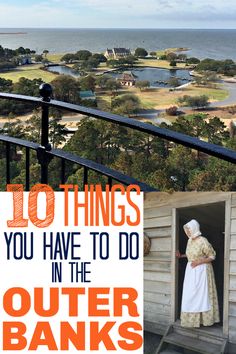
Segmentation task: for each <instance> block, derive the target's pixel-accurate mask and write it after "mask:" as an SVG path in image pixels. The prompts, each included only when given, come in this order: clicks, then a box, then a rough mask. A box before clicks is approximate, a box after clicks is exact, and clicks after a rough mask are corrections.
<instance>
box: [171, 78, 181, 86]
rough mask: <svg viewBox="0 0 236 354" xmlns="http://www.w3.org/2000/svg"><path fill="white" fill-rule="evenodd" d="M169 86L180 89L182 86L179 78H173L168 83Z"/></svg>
mask: <svg viewBox="0 0 236 354" xmlns="http://www.w3.org/2000/svg"><path fill="white" fill-rule="evenodd" d="M168 84H169V85H170V86H171V87H178V86H180V81H179V79H178V78H177V77H171V78H170V80H169V81H168Z"/></svg>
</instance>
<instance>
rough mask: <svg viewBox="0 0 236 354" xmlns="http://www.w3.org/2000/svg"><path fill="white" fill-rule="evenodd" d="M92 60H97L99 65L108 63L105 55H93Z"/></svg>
mask: <svg viewBox="0 0 236 354" xmlns="http://www.w3.org/2000/svg"><path fill="white" fill-rule="evenodd" d="M92 58H93V59H95V60H97V61H98V62H99V63H106V62H107V58H106V57H105V55H103V54H100V53H95V54H93V56H92Z"/></svg>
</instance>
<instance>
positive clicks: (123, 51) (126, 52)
mask: <svg viewBox="0 0 236 354" xmlns="http://www.w3.org/2000/svg"><path fill="white" fill-rule="evenodd" d="M104 55H105V57H106V58H107V59H121V58H126V57H128V56H130V55H131V51H130V49H127V48H113V49H109V48H107V50H106V52H105V54H104Z"/></svg>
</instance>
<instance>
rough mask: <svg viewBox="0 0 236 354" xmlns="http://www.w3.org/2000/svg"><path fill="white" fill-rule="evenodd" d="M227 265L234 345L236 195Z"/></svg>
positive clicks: (235, 325) (230, 332)
mask: <svg viewBox="0 0 236 354" xmlns="http://www.w3.org/2000/svg"><path fill="white" fill-rule="evenodd" d="M230 234H231V237H230V253H229V255H230V257H229V260H230V264H229V340H230V342H232V343H236V193H234V194H232V201H231V222H230Z"/></svg>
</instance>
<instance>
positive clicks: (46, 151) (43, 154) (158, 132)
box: [0, 84, 236, 191]
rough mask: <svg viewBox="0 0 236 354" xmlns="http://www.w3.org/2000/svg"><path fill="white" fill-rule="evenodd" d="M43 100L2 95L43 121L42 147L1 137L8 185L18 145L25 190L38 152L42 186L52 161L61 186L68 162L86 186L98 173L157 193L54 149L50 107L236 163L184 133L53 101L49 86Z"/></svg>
mask: <svg viewBox="0 0 236 354" xmlns="http://www.w3.org/2000/svg"><path fill="white" fill-rule="evenodd" d="M40 95H41V98H37V97H31V96H23V95H16V94H11V93H0V98H3V99H8V100H17V101H21V102H27V103H32V104H33V105H35V106H37V107H41V108H42V121H41V144H36V143H33V142H29V141H26V140H22V139H17V138H12V137H9V136H5V135H0V141H2V142H5V144H6V182H7V183H8V184H9V183H10V182H11V171H10V147H11V145H17V146H21V147H23V148H25V154H26V155H25V156H26V159H25V171H26V174H25V189H26V190H29V186H30V168H29V167H30V150H34V151H36V152H37V158H38V161H39V164H40V166H41V183H48V182H49V181H48V165H49V163H50V161H51V159H52V158H53V157H57V158H60V159H61V183H65V162H66V161H69V162H72V163H74V164H77V165H79V166H82V167H83V168H84V174H83V185H86V184H87V183H88V171H89V170H92V171H96V172H97V173H99V174H101V175H103V176H106V177H107V183H108V184H109V185H110V186H111V185H112V183H113V182H114V181H117V182H120V183H122V184H124V185H130V184H138V185H139V186H140V188H141V190H143V191H155V190H157V189H154V188H152V187H150V186H148V185H147V184H145V183H142V182H139V181H137V180H136V179H134V178H132V177H130V176H126V175H124V174H122V173H120V172H118V171H115V170H113V169H110V168H108V167H106V166H104V165H101V164H98V163H96V162H94V161H90V160H88V159H85V158H82V157H79V156H77V155H75V154H72V153H68V152H65V151H63V150H60V149H52V148H51V145H50V143H49V138H48V120H49V107H54V108H57V109H62V110H64V111H69V112H74V113H80V114H83V115H85V116H88V117H93V118H98V119H102V120H105V121H108V122H110V123H116V124H119V125H122V126H125V127H128V128H132V129H134V130H138V131H141V132H145V133H147V134H150V135H152V136H157V137H159V138H163V139H166V140H168V141H171V142H175V143H178V144H181V145H183V146H185V147H189V148H192V149H195V150H197V151H201V152H204V153H206V154H208V155H210V156H215V157H218V158H219V159H221V160H225V161H228V162H231V163H233V164H235V163H236V152H235V151H233V150H231V149H227V148H225V147H223V146H218V145H215V144H211V143H207V142H205V141H202V140H200V139H198V138H194V137H191V136H188V135H185V134H182V133H178V132H175V131H172V130H168V129H164V128H160V127H157V126H153V125H151V124H147V123H143V122H140V121H137V120H135V119H130V118H126V117H122V116H119V115H116V114H112V113H108V112H103V111H99V110H97V109H92V108H87V107H83V106H80V105H75V104H71V103H65V102H61V101H56V100H53V99H51V96H52V88H51V86H50V85H49V84H43V85H41V87H40Z"/></svg>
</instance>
